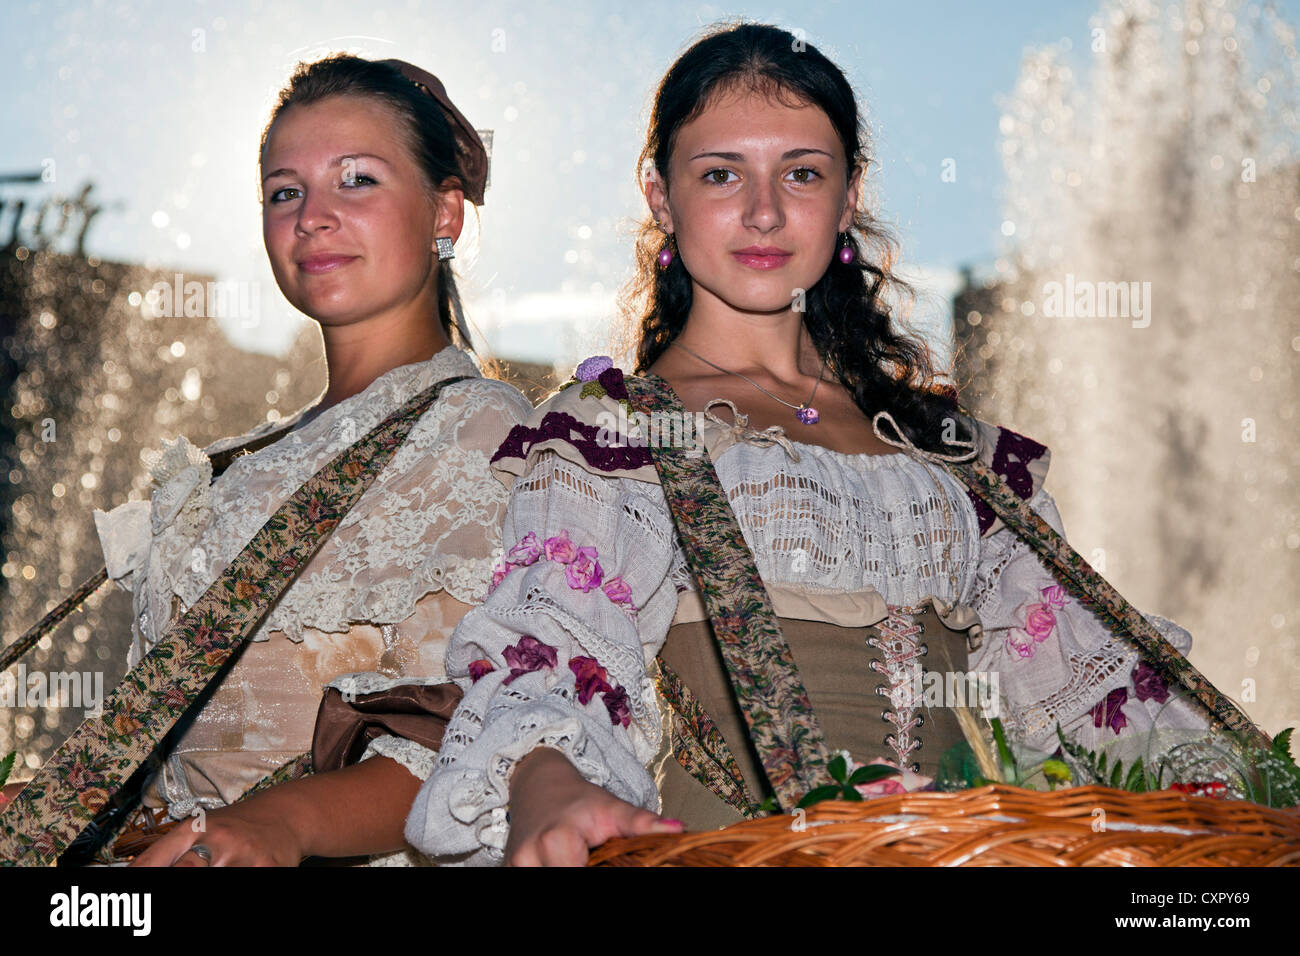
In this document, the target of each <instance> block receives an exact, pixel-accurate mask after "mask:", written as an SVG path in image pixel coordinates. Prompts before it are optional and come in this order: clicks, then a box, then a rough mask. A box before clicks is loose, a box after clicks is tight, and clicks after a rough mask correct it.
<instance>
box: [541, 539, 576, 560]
mask: <svg viewBox="0 0 1300 956" xmlns="http://www.w3.org/2000/svg"><path fill="white" fill-rule="evenodd" d="M575 550H576V549H575V548H574V547H573V542H572V541H570V540H569V532H568V531H561V532H560V533H559V534H558V535H556V536H555V537H554V538H547V539H546V560H547V561H559V562H560V563H561V564H568V563H569V562H570V561H572V560H573V555H574V551H575Z"/></svg>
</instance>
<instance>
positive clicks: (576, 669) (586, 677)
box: [569, 657, 613, 704]
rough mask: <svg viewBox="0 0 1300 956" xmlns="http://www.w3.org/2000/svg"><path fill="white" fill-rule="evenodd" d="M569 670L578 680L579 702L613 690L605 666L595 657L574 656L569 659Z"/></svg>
mask: <svg viewBox="0 0 1300 956" xmlns="http://www.w3.org/2000/svg"><path fill="white" fill-rule="evenodd" d="M569 670H571V671H573V674H574V676H575V677H577V678H578V680H577V688H578V703H580V704H586V703H589V702H590V701H591V698H593V697H595V696H596V695H597V694H603V693H605V692H606V691H608V690H612V689H613V688H611V687H610V686H609V681H608V679H607V678H608V677H609V675H608V674H607V673H605V668H603V667H601V666H600V663H599V662H598V661H597V660H596V658H594V657H574V658H571V659H570V660H569Z"/></svg>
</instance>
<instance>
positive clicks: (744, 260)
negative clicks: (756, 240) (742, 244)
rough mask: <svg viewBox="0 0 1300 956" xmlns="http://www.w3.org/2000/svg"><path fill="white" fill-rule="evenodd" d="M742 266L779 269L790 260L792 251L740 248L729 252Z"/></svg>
mask: <svg viewBox="0 0 1300 956" xmlns="http://www.w3.org/2000/svg"><path fill="white" fill-rule="evenodd" d="M731 255H732V256H733V257H734V258H735V260H736V261H737V262H739V263H740V264H741V265H742V266H749V268H751V269H779V268H781V266H783V265H785V264H786V263H787V262H789V261H790V257H791V256H792V255H793V253H790V252H782V251H780V250H779V249H741V250H740V251H739V252H733V253H732V254H731Z"/></svg>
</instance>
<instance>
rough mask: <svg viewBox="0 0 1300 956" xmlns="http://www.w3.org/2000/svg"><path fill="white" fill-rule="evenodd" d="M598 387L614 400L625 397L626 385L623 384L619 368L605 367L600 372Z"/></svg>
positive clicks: (620, 399)
mask: <svg viewBox="0 0 1300 956" xmlns="http://www.w3.org/2000/svg"><path fill="white" fill-rule="evenodd" d="M596 381H598V382H600V387H601V388H603V389H604V390H605V394H606V395H608V396H609V397H610V398H612V399H614V400H615V401H623V400H624V399H626V398H627V386H626V385H624V384H623V370H622V369H619V368H607V369H605V371H603V372H601V373H600V378H598V379H597V380H596Z"/></svg>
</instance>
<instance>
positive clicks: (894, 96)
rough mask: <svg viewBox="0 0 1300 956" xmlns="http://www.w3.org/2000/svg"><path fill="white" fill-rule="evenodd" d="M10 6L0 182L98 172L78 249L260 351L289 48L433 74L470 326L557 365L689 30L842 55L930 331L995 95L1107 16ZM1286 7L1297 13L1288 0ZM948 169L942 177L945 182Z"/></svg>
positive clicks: (975, 204) (567, 356)
mask: <svg viewBox="0 0 1300 956" xmlns="http://www.w3.org/2000/svg"><path fill="white" fill-rule="evenodd" d="M4 6H5V29H4V30H3V33H2V34H0V88H2V89H4V90H6V91H7V95H6V96H4V97H3V98H0V124H2V126H0V128H2V129H3V134H0V174H4V173H18V172H24V171H32V170H41V169H47V168H48V169H50V170H52V171H53V175H54V181H53V182H52V183H38V184H33V185H0V197H5V198H10V199H13V198H16V197H19V196H27V197H29V198H40V197H45V196H48V195H51V194H57V195H71V194H75V193H77V192H78V191H79V190H80V189H81V188H82V186H83V185H84V184H85V183H86V182H87V181H93V183H94V193H93V195H94V197H95V198H96V200H97V201H98V202H99V203H101V204H103V205H105V206H106V207H107V208H106V210H105V212H104V213H102V214H101V215H100V217H99V219H98V221H97V222H96V223H95V224H94V227H93V228H92V230H91V232H90V234H89V241H88V251H89V252H90V253H91V254H96V255H99V256H102V257H103V258H105V259H113V260H118V261H131V262H141V263H144V264H146V265H149V266H151V267H155V268H158V269H162V270H167V271H171V270H177V271H182V272H195V273H202V274H208V275H215V276H217V277H219V278H223V279H233V280H237V281H241V282H243V283H245V284H247V285H251V286H252V287H253V288H254V290H255V291H258V292H259V296H258V302H259V303H260V308H259V309H258V313H259V314H258V316H257V320H256V321H255V322H253V321H249V320H248V319H247V317H245V318H244V320H242V321H239V320H235V321H228V322H225V323H224V326H223V327H224V329H225V331H226V332H227V334H228V335H229V336H230V337H231V339H232V340H233V341H235V342H236V344H238V345H241V346H242V347H245V348H250V349H255V350H259V351H266V352H281V351H283V350H284V349H285V348H287V346H288V344H289V343H290V342H291V341H292V340H293V338H294V337H295V336H296V335H297V334H298V332H299V331H300V329H301V322H302V321H304V320H303V319H302V318H301V316H299V315H298V313H296V312H295V311H294V310H293V309H292V307H291V306H289V305H288V303H287V302H285V301H284V299H283V297H282V296H280V294H279V292H278V290H277V289H276V288H275V284H274V279H273V278H272V276H271V272H270V268H269V266H268V265H267V263H266V256H265V251H264V250H263V248H262V242H261V227H260V209H259V206H258V200H257V192H256V180H257V173H256V154H257V144H258V141H259V137H260V133H261V130H262V127H263V126H264V124H265V122H266V119H267V117H268V115H269V111H270V107H271V104H272V102H273V99H274V96H275V93H276V91H277V90H278V88H279V87H280V86H281V85H282V84H283V83H284V82H285V81H286V80H287V78H288V76H289V74H290V72H291V70H292V68H293V65H294V64H295V63H296V62H298V61H299V60H311V59H315V58H317V57H319V56H321V55H323V54H325V53H327V52H331V51H336V50H347V51H350V52H354V53H357V54H359V55H362V56H367V57H373V58H384V57H399V58H401V59H405V60H409V61H411V62H413V63H416V64H418V65H420V66H422V67H424V68H425V69H427V70H429V71H431V72H433V73H435V74H437V75H438V76H439V77H440V78H441V79H442V80H443V82H444V84H445V85H446V87H447V90H448V93H449V95H450V96H451V98H452V99H453V100H454V101H455V102H456V104H457V105H458V106H459V107H460V109H461V110H462V111H463V112H464V113H466V114H467V115H468V116H469V118H470V120H471V121H472V122H473V123H474V124H475V125H476V126H478V127H480V128H483V129H492V130H493V133H494V138H493V162H492V171H491V176H492V180H491V188H490V189H489V191H488V193H487V199H486V203H485V205H484V206H483V208H482V209H481V210H480V211H479V216H478V217H477V219H475V218H474V217H471V218H470V226H469V228H468V229H467V231H466V234H465V235H464V236H463V237H462V240H461V242H460V243H458V245H457V260H456V265H457V268H458V271H459V273H460V275H461V277H462V280H461V285H462V291H463V294H464V297H465V299H466V302H467V305H468V308H469V310H470V316H471V319H472V320H473V321H474V323H475V325H476V326H477V327H478V328H479V329H480V330H482V331H483V332H484V333H485V335H486V337H487V340H488V344H489V345H490V346H491V347H492V350H493V351H494V352H496V353H497V354H498V355H504V356H505V357H509V358H517V359H529V360H551V361H556V362H558V363H559V364H560V365H565V364H566V363H571V362H572V361H574V360H576V359H578V358H581V357H582V356H583V355H585V354H589V353H590V352H591V351H592V346H593V344H601V343H602V341H603V339H604V337H605V336H607V334H608V332H609V330H610V329H611V328H612V325H613V322H614V321H615V314H616V309H615V301H614V297H615V293H616V292H617V289H618V287H619V285H620V284H621V283H622V282H623V281H624V280H625V279H626V278H627V275H628V269H629V265H630V263H631V251H632V240H631V235H632V228H631V227H632V223H633V222H634V220H635V219H636V218H637V217H639V216H640V215H642V212H643V208H644V207H643V201H642V199H641V197H640V194H639V193H638V191H637V188H636V176H635V173H636V170H635V164H636V156H637V154H638V152H639V149H640V145H641V137H642V136H643V134H644V130H645V119H646V115H647V110H648V104H649V98H650V95H651V92H652V90H653V89H654V86H655V84H656V83H657V81H658V80H659V78H660V77H661V76H662V74H663V72H664V71H665V70H666V69H667V67H668V66H669V65H670V64H671V62H672V60H673V59H674V58H675V56H676V55H677V54H678V53H680V52H681V51H682V50H684V49H685V48H686V47H687V46H688V45H689V44H690V42H691V41H692V39H693V38H694V37H695V36H696V35H697V34H698V32H699V31H700V30H701V29H702V28H704V27H706V26H707V25H709V24H712V23H714V22H716V21H719V20H724V19H730V18H735V17H745V18H749V19H753V20H758V21H763V22H770V23H775V24H777V25H780V26H783V27H785V28H787V29H790V30H792V31H803V34H802V35H803V36H805V37H806V39H807V41H808V42H809V43H810V44H813V45H815V46H817V47H818V48H819V49H821V50H822V52H823V53H825V54H827V55H828V56H829V57H831V59H833V60H835V61H836V62H837V63H838V64H839V65H840V66H841V67H842V68H844V70H845V71H846V73H847V74H848V76H849V79H850V80H851V82H852V83H853V84H854V88H855V90H856V91H857V92H858V94H859V97H860V101H861V104H862V106H863V108H864V110H865V112H866V115H867V119H868V123H869V124H870V129H871V133H872V136H873V142H872V154H873V159H874V160H875V161H876V162H877V163H878V166H877V167H876V173H875V174H874V176H873V178H872V179H871V181H870V187H871V189H872V191H873V202H874V204H875V206H874V208H875V212H876V214H877V215H878V216H879V217H880V218H881V219H882V220H884V221H885V222H886V223H888V224H890V225H892V226H893V227H894V229H895V231H896V233H897V234H898V236H899V238H900V239H901V240H902V252H903V256H902V270H903V273H904V274H905V275H907V276H910V277H915V278H917V279H918V280H920V282H921V285H922V287H923V288H924V289H926V290H928V292H929V293H930V294H929V296H928V298H927V299H924V300H923V301H922V303H920V305H919V307H918V312H917V316H916V318H917V321H918V322H922V323H924V322H926V321H928V320H933V321H943V320H945V319H946V314H945V313H946V310H947V308H948V303H947V298H948V297H949V296H950V295H951V292H952V291H953V289H954V288H955V287H956V285H957V281H958V280H957V275H958V270H959V269H960V268H961V267H962V266H970V267H973V268H974V269H975V271H976V274H977V275H989V274H991V273H992V271H993V270H992V263H993V260H994V258H995V257H996V255H997V254H998V252H999V249H1000V246H999V243H1000V241H1001V235H1000V225H1001V222H1002V219H1003V215H1002V196H1003V186H1004V181H1003V173H1002V166H1001V161H1000V158H999V134H998V118H999V107H998V98H999V97H1000V96H1001V95H1003V94H1006V93H1009V92H1010V91H1011V89H1012V88H1013V86H1014V84H1015V80H1016V77H1017V74H1018V71H1019V67H1020V62H1021V58H1022V56H1023V55H1024V53H1025V51H1026V49H1027V48H1032V47H1038V46H1042V45H1045V44H1058V43H1063V44H1066V45H1067V47H1068V49H1069V52H1068V53H1067V55H1072V56H1074V57H1076V58H1080V59H1081V61H1082V62H1083V63H1084V65H1085V66H1086V57H1085V55H1084V54H1083V52H1082V51H1086V50H1087V48H1088V41H1089V36H1090V31H1091V28H1092V26H1091V25H1090V18H1092V17H1095V16H1096V15H1097V13H1098V10H1099V4H1098V3H1096V2H1082V0H1053V2H1051V3H1035V2H1029V0H1015V2H1002V3H996V2H994V3H985V4H971V3H966V2H943V3H925V2H913V3H894V4H885V3H877V2H862V0H854V2H844V3H835V2H829V3H806V4H797V5H782V4H769V3H753V4H735V5H733V4H718V5H714V4H698V3H687V2H677V0H656V2H654V3H637V4H632V3H611V2H599V3H598V2H591V0H576V2H575V0H565V2H538V3H526V4H525V3H504V2H496V0H482V2H476V3H472V4H451V3H444V2H414V0H408V2H388V0H367V2H366V3H362V4H358V3H341V2H337V0H314V2H311V3H303V2H297V0H266V2H260V0H245V2H234V3H208V2H184V0H182V2H154V3H140V2H92V3H81V4H72V3H50V2H31V3H22V2H10V0H5V4H4ZM1278 6H1279V7H1280V8H1281V9H1282V11H1283V13H1284V15H1286V16H1287V19H1289V20H1290V21H1291V22H1292V23H1293V24H1294V23H1296V22H1297V16H1296V14H1297V13H1298V12H1300V9H1298V8H1300V0H1288V2H1285V3H1280V4H1278ZM946 160H952V161H954V162H955V164H956V165H955V168H956V171H957V176H956V181H955V182H944V181H943V180H942V179H941V171H942V167H943V164H944V163H945V161H946ZM7 235H8V213H5V214H4V215H3V216H0V237H4V236H7ZM142 291H143V290H142Z"/></svg>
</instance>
